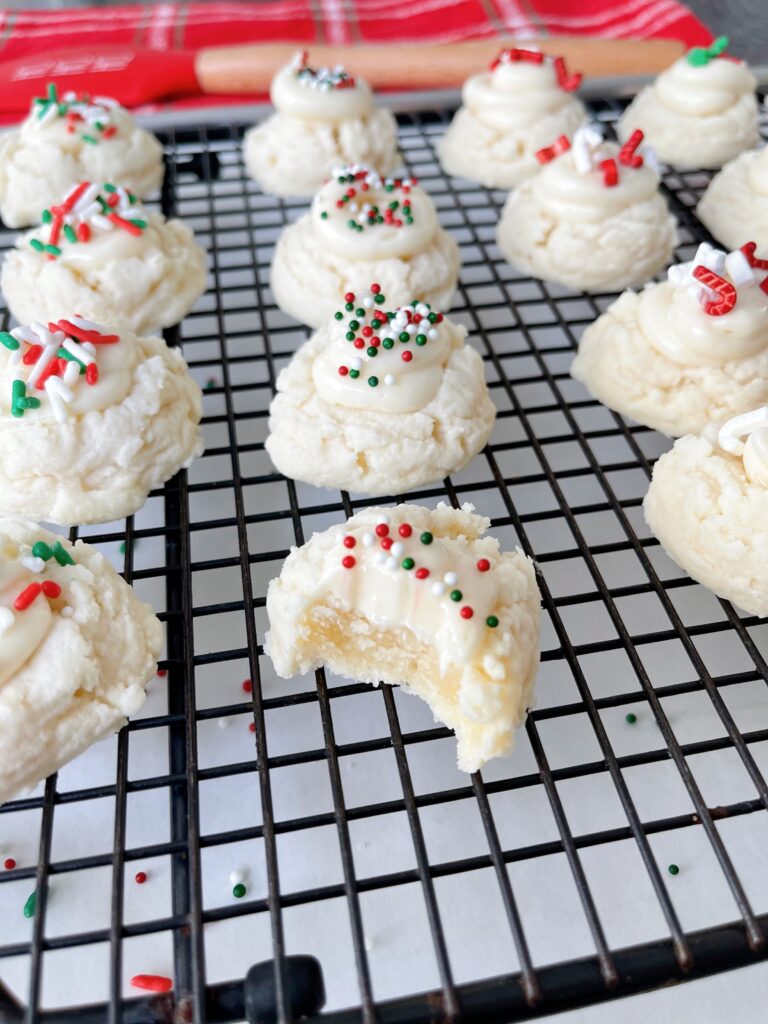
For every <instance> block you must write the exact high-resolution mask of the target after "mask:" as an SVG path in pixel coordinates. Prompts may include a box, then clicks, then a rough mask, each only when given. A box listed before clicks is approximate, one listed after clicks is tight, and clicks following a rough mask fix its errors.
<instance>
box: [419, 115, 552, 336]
mask: <svg viewBox="0 0 768 1024" xmlns="http://www.w3.org/2000/svg"><path fill="white" fill-rule="evenodd" d="M570 148H571V143H570V141H569V139H568V136H567V135H561V136H560V137H559V138H558V139H557V141H556V142H554V143H553V144H552V145H551V146H545V147H544V148H543V149H537V150H536V152H535V153H534V156H535V157H536V159H537V160H538V161H539V163H540V164H548V163H549V161H550V160H554V159H555V157H556V156H560V154H561V153H567V152H568V150H569V149H570ZM439 322H440V321H438V323H439Z"/></svg>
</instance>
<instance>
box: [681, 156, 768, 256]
mask: <svg viewBox="0 0 768 1024" xmlns="http://www.w3.org/2000/svg"><path fill="white" fill-rule="evenodd" d="M696 215H697V217H698V218H699V220H700V221H701V222H702V224H705V225H706V226H707V227H708V228H709V230H710V231H711V233H712V234H713V235H714V237H715V238H716V239H717V240H718V242H721V243H722V244H723V245H726V246H728V248H729V249H736V248H738V247H739V246H740V245H741V244H742V242H743V241H744V239H745V238H754V240H755V242H756V243H757V246H758V248H759V249H761V250H763V251H765V250H768V148H766V147H763V148H762V149H755V150H751V151H750V152H749V153H742V154H741V156H737V157H736V159H735V160H732V161H731V162H730V163H727V164H726V165H725V167H724V168H723V169H722V171H720V173H719V174H716V175H715V176H714V178H713V179H712V181H710V183H709V186H708V188H707V191H706V192H705V193H704V195H703V196H702V197H701V201H700V202H699V205H698V206H697V207H696Z"/></svg>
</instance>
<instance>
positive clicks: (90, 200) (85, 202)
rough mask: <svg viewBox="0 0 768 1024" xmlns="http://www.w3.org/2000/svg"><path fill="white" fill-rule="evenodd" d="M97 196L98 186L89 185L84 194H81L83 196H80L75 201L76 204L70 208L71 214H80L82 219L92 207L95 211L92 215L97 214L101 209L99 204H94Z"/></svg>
mask: <svg viewBox="0 0 768 1024" xmlns="http://www.w3.org/2000/svg"><path fill="white" fill-rule="evenodd" d="M98 194H99V186H98V185H89V186H88V188H87V189H86V190H85V192H83V194H82V195H81V196H80V198H79V199H78V200H77V202H76V203H75V205H74V206H73V208H72V211H73V213H78V214H80V215H81V216H83V217H84V216H86V214H87V213H88V210H90V208H91V207H92V206H95V207H96V209H95V210H94V213H98V212H99V210H100V209H101V207H100V206H99V204H98V203H97V202H95V200H96V196H97V195H98Z"/></svg>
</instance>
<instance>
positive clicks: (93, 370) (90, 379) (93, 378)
mask: <svg viewBox="0 0 768 1024" xmlns="http://www.w3.org/2000/svg"><path fill="white" fill-rule="evenodd" d="M85 382H86V384H98V383H99V368H98V366H97V365H96V363H89V364H88V365H87V366H86V368H85Z"/></svg>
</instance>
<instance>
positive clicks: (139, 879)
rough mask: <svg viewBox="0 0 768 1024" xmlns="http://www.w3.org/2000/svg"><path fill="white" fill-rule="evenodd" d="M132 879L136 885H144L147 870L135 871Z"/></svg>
mask: <svg viewBox="0 0 768 1024" xmlns="http://www.w3.org/2000/svg"><path fill="white" fill-rule="evenodd" d="M133 880H134V882H135V883H136V885H144V883H145V882H146V880H147V872H146V871H137V872H136V874H135V875H134V876H133Z"/></svg>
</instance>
